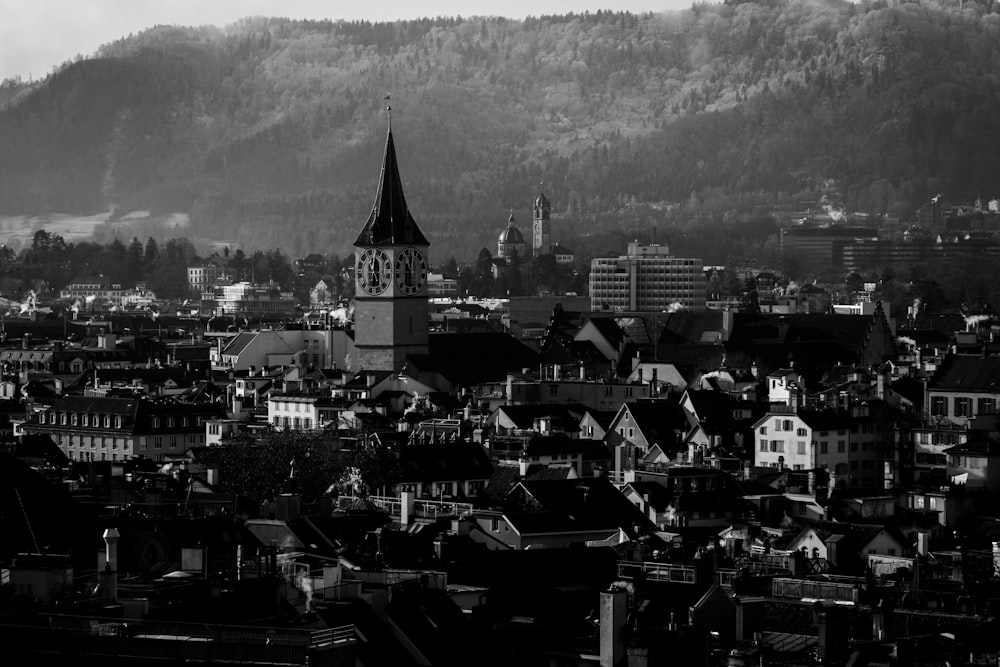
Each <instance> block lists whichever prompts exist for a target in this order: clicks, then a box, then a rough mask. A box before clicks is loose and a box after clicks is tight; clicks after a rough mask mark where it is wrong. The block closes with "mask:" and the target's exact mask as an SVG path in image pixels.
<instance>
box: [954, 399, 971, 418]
mask: <svg viewBox="0 0 1000 667" xmlns="http://www.w3.org/2000/svg"><path fill="white" fill-rule="evenodd" d="M955 416H956V417H971V416H972V399H971V398H967V397H965V396H957V397H956V398H955Z"/></svg>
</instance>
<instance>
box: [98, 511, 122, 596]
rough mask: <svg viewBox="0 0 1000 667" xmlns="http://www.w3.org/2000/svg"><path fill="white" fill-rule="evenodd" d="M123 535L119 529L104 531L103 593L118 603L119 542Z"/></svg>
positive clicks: (101, 575)
mask: <svg viewBox="0 0 1000 667" xmlns="http://www.w3.org/2000/svg"><path fill="white" fill-rule="evenodd" d="M119 539H121V535H120V534H119V532H118V529H117V528H108V529H106V530H105V531H104V545H105V549H106V551H105V556H104V571H103V572H101V574H100V580H101V591H102V592H103V594H104V597H105V598H106V599H108V600H111V601H112V602H117V601H118V540H119Z"/></svg>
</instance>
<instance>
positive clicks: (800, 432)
mask: <svg viewBox="0 0 1000 667" xmlns="http://www.w3.org/2000/svg"><path fill="white" fill-rule="evenodd" d="M795 435H797V436H799V437H800V438H801V437H805V435H806V430H805V429H804V428H799V429H796V430H795Z"/></svg>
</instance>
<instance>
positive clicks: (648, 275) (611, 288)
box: [590, 241, 705, 312]
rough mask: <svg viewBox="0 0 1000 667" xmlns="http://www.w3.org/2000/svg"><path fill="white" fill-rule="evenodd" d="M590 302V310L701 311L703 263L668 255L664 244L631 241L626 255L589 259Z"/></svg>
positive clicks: (702, 303) (703, 284)
mask: <svg viewBox="0 0 1000 667" xmlns="http://www.w3.org/2000/svg"><path fill="white" fill-rule="evenodd" d="M590 301H591V308H592V309H593V310H594V311H602V310H604V311H606V310H614V311H627V312H660V311H673V310H679V309H683V310H696V311H701V310H704V309H705V276H704V266H703V264H702V261H701V260H700V259H689V258H680V257H672V256H671V255H670V249H669V248H668V247H667V246H661V245H657V244H653V245H643V244H640V243H639V242H638V241H633V242H632V243H629V244H628V254H626V255H620V256H618V257H595V258H594V259H593V260H592V261H591V264H590Z"/></svg>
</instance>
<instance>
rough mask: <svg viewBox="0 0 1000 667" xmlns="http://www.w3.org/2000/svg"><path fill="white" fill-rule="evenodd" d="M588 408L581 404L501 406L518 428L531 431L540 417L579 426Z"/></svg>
mask: <svg viewBox="0 0 1000 667" xmlns="http://www.w3.org/2000/svg"><path fill="white" fill-rule="evenodd" d="M586 409H587V407H586V406H584V405H580V404H579V403H566V404H564V403H529V404H527V405H501V406H500V407H498V408H497V411H500V410H502V411H503V413H504V414H505V415H507V418H508V419H510V420H511V421H512V422H514V424H516V425H517V428H523V429H530V428H531V427H532V426H534V423H535V420H536V419H538V418H539V417H552V420H553V422H556V423H563V424H569V423H570V422H572V423H573V424H579V423H580V419H582V418H583V413H584V412H585V411H586Z"/></svg>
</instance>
